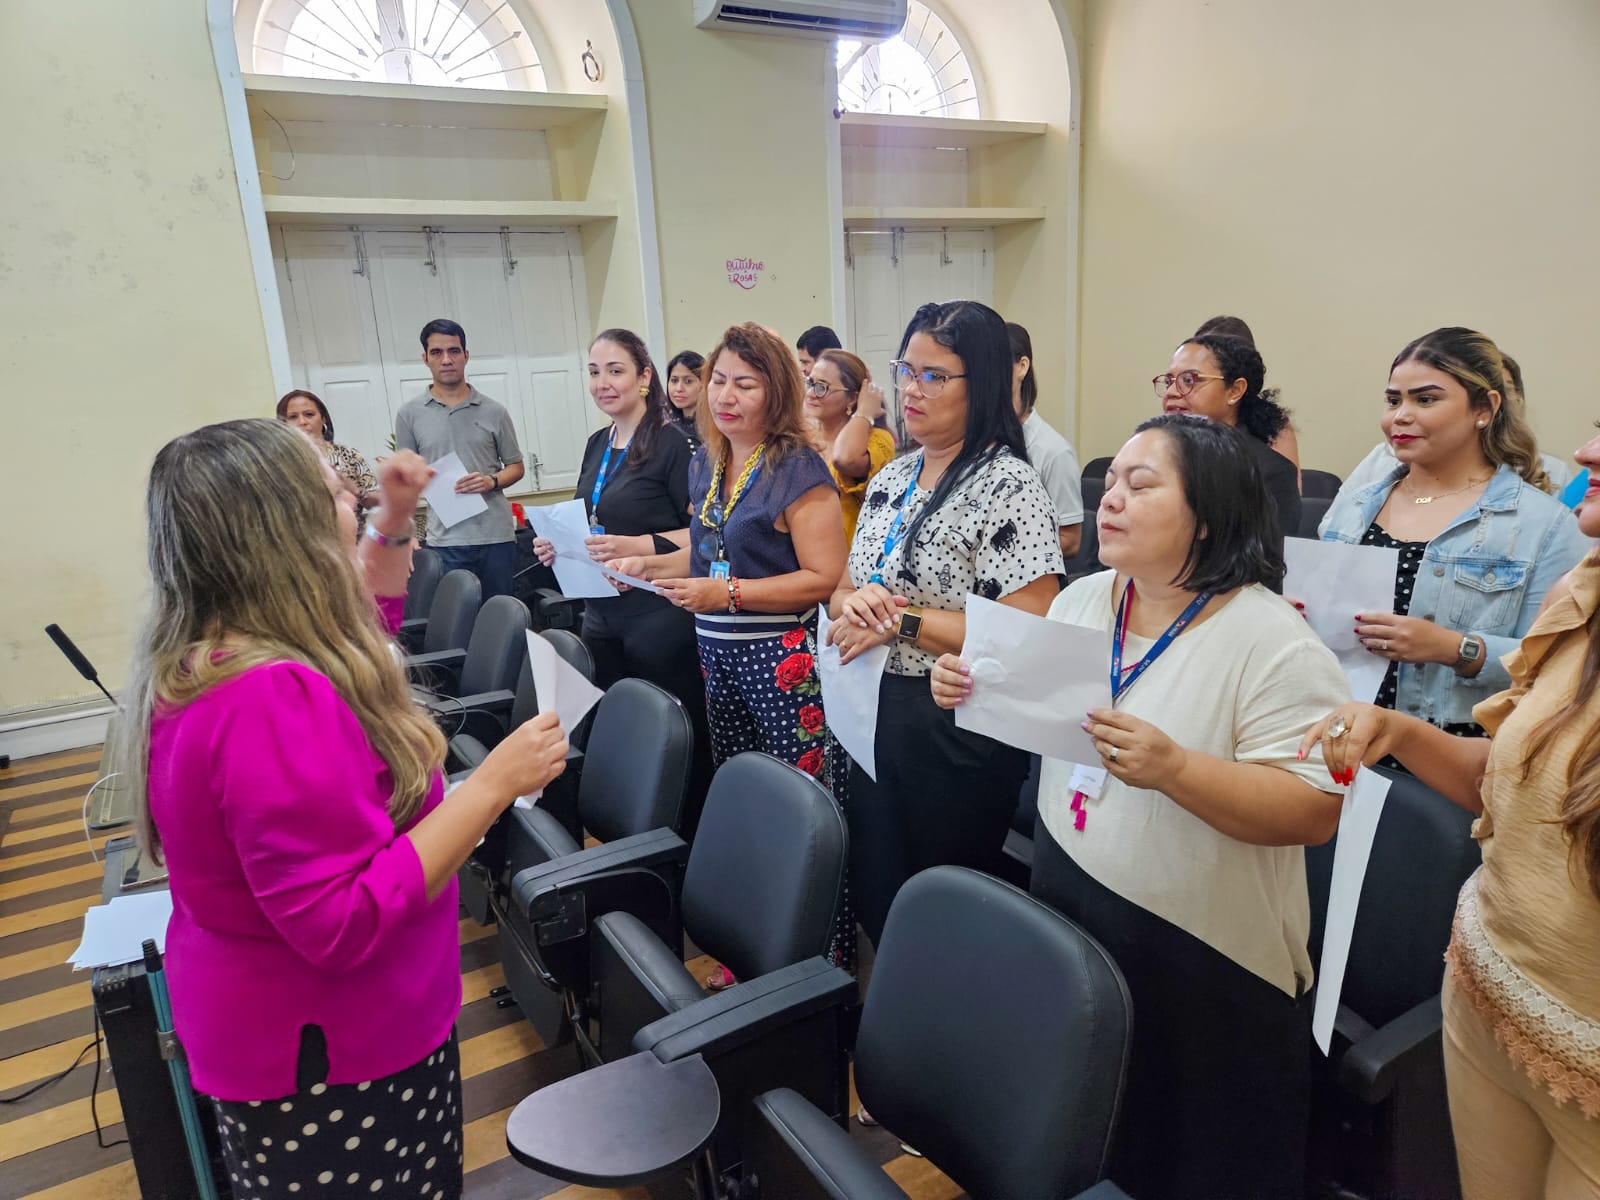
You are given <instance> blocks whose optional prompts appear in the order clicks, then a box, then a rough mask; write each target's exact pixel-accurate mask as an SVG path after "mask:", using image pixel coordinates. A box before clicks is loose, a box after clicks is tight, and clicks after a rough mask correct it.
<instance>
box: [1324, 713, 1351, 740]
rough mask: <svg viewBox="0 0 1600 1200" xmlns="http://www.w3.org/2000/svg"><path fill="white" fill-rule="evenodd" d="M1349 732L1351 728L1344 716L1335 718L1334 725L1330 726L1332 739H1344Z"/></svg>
mask: <svg viewBox="0 0 1600 1200" xmlns="http://www.w3.org/2000/svg"><path fill="white" fill-rule="evenodd" d="M1349 732H1350V726H1348V725H1346V724H1345V723H1344V717H1342V716H1339V717H1335V718H1334V719H1333V722H1332V724H1330V725H1329V726H1328V736H1329V737H1330V738H1342V737H1343V736H1344V735H1345V734H1347V733H1349Z"/></svg>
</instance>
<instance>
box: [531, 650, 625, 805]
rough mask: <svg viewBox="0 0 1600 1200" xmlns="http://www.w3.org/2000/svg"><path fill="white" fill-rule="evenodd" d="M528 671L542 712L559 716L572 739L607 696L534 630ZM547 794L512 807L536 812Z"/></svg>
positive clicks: (563, 728) (536, 796) (541, 792)
mask: <svg viewBox="0 0 1600 1200" xmlns="http://www.w3.org/2000/svg"><path fill="white" fill-rule="evenodd" d="M528 668H529V670H530V671H531V672H532V673H533V694H534V696H535V697H536V698H537V699H538V702H539V711H540V712H541V713H547V712H553V713H555V714H556V719H557V720H558V721H560V722H561V731H562V732H563V733H565V734H567V735H568V736H569V737H570V736H571V735H572V731H573V730H574V729H576V728H577V727H578V722H580V721H582V720H583V718H584V717H586V716H588V715H589V710H590V709H591V708H593V707H594V706H595V705H596V704H598V703H599V702H600V697H601V696H603V695H605V693H604V692H602V691H601V690H600V689H599V688H597V687H595V685H594V684H592V683H590V682H589V681H588V680H587V679H585V678H584V677H583V676H582V674H580V673H579V672H578V670H577V669H576V668H575V667H573V666H572V665H571V664H570V663H568V662H567V660H566V659H564V658H562V657H561V656H560V655H559V654H557V653H556V648H555V647H554V646H552V645H551V644H550V643H549V642H547V641H545V640H544V638H542V637H540V636H539V635H538V634H537V633H535V632H534V631H533V630H531V629H530V630H528ZM543 794H544V793H543V790H542V789H541V790H540V791H538V792H534V793H532V794H531V795H528V796H518V797H517V798H516V800H514V801H512V803H513V804H515V805H516V807H518V808H532V807H533V801H535V800H537V799H538V798H539V797H540V796H541V795H543Z"/></svg>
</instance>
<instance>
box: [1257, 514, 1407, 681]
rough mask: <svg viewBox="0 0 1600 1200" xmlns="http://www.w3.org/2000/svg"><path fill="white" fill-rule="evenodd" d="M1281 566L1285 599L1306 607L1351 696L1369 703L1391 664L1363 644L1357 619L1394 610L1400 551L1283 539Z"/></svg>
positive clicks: (1308, 618) (1385, 547)
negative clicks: (1358, 616)
mask: <svg viewBox="0 0 1600 1200" xmlns="http://www.w3.org/2000/svg"><path fill="white" fill-rule="evenodd" d="M1283 561H1284V564H1285V566H1287V567H1288V573H1287V574H1286V575H1285V576H1284V580H1283V594H1284V595H1285V596H1292V597H1293V598H1294V599H1296V600H1298V601H1300V603H1302V604H1304V605H1305V606H1306V620H1308V621H1309V622H1310V623H1311V628H1312V629H1313V630H1314V631H1315V632H1316V635H1317V636H1318V637H1319V638H1321V639H1322V644H1323V645H1325V646H1326V647H1327V648H1328V649H1329V650H1332V651H1333V654H1334V657H1335V658H1337V659H1338V660H1339V666H1340V667H1341V668H1343V670H1344V677H1345V679H1346V680H1347V681H1348V682H1349V684H1350V694H1351V696H1353V697H1354V698H1355V699H1357V700H1360V701H1362V702H1363V703H1366V704H1370V703H1372V701H1373V700H1374V699H1376V698H1377V695H1378V689H1379V688H1380V687H1382V686H1383V677H1384V675H1385V674H1386V673H1387V672H1388V670H1389V660H1388V659H1386V658H1379V657H1378V656H1377V655H1376V654H1374V653H1372V651H1370V650H1368V649H1367V648H1366V647H1365V646H1363V645H1362V644H1361V640H1360V639H1359V638H1357V637H1356V632H1355V629H1356V622H1355V615H1356V614H1357V613H1359V612H1393V611H1394V579H1395V573H1396V572H1397V571H1399V569H1400V551H1399V550H1397V549H1395V548H1394V547H1393V546H1357V545H1351V544H1350V543H1349V542H1314V541H1312V540H1311V539H1309V538H1284V539H1283Z"/></svg>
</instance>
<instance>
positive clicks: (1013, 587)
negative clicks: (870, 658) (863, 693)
mask: <svg viewBox="0 0 1600 1200" xmlns="http://www.w3.org/2000/svg"><path fill="white" fill-rule="evenodd" d="M920 461H921V455H919V454H917V453H915V452H913V453H911V454H906V455H904V456H902V457H900V458H897V459H895V460H894V461H893V462H892V463H890V464H889V465H888V466H886V467H884V468H883V470H881V471H879V472H878V473H877V474H876V475H874V476H873V477H872V479H871V480H870V481H868V483H867V494H866V498H865V500H864V501H863V502H862V505H861V517H860V520H859V521H858V522H857V524H856V534H855V539H854V541H852V543H851V545H850V582H851V583H853V584H854V585H855V586H856V587H858V588H859V587H864V586H865V585H866V584H867V582H868V581H869V580H870V579H871V577H872V572H873V570H874V569H875V568H876V566H877V562H878V555H879V554H880V553H882V551H883V547H884V542H885V539H886V538H887V536H888V533H889V530H890V528H891V526H893V524H894V518H895V514H896V513H897V512H898V511H899V509H900V505H901V502H902V498H903V497H906V499H905V504H906V516H905V526H907V527H909V525H910V524H911V522H912V520H914V519H915V517H916V515H917V514H918V513H919V512H921V511H922V509H923V507H924V506H925V505H926V504H927V503H928V500H929V498H930V497H931V496H932V493H931V492H929V491H928V490H926V489H924V488H921V487H917V486H915V485H914V483H913V480H914V479H915V477H916V473H917V464H918V463H919V462H920ZM908 484H911V485H912V488H911V492H910V495H909V497H907V493H906V487H907V485H908ZM1065 570H1066V564H1065V563H1064V562H1063V561H1062V558H1061V542H1060V540H1059V539H1058V537H1057V534H1056V510H1055V505H1054V503H1053V502H1052V501H1051V499H1050V496H1049V493H1047V492H1046V491H1045V489H1044V484H1043V483H1042V482H1040V479H1039V476H1038V474H1037V473H1036V472H1035V471H1034V469H1033V468H1032V467H1031V466H1029V465H1028V464H1027V463H1026V462H1024V461H1023V460H1022V459H1020V458H1018V457H1017V456H1016V455H1014V454H1012V453H1011V452H1010V451H1009V450H1002V451H1000V453H999V454H997V455H995V457H994V458H992V459H990V460H989V462H987V463H985V464H984V465H983V466H982V467H980V468H979V469H978V470H977V471H976V472H975V473H974V474H973V475H972V476H971V477H970V478H969V479H968V480H967V481H966V482H965V483H963V484H962V485H961V487H959V488H958V489H957V490H956V491H955V492H953V493H951V495H950V496H948V497H946V499H945V501H944V503H943V504H941V505H940V506H939V508H938V510H937V511H935V512H933V513H930V514H929V515H928V519H927V520H926V521H924V522H923V523H922V527H921V528H920V529H919V530H918V531H917V544H916V545H915V546H914V547H913V546H912V545H910V543H909V542H906V541H904V540H902V541H901V543H900V545H899V546H897V547H896V548H895V551H894V553H893V554H891V555H890V556H889V557H888V559H887V560H886V561H885V563H884V565H883V577H884V582H885V584H886V586H887V587H888V588H889V589H890V590H891V591H893V592H894V593H896V594H897V595H902V596H905V597H906V598H907V599H908V600H910V601H911V603H912V604H913V605H919V606H921V607H923V608H932V609H944V610H946V611H951V612H963V611H965V609H966V607H967V595H968V594H969V593H976V594H978V595H980V596H983V597H985V598H986V599H989V600H998V599H1000V598H1001V597H1002V596H1008V595H1010V594H1011V593H1012V592H1015V591H1017V590H1018V589H1020V588H1023V587H1026V586H1027V585H1028V584H1030V583H1032V582H1033V581H1034V580H1035V579H1038V578H1039V577H1040V576H1042V575H1061V574H1063V573H1064V572H1065ZM937 657H938V656H937V655H934V654H930V653H928V652H927V651H926V650H923V649H920V648H919V647H917V646H913V645H910V644H907V643H904V642H898V641H897V642H894V643H892V648H891V650H890V653H889V664H888V666H887V667H886V668H885V669H886V670H887V671H888V673H889V674H891V675H926V674H928V673H929V672H930V671H932V670H933V664H934V661H935V659H936V658H937Z"/></svg>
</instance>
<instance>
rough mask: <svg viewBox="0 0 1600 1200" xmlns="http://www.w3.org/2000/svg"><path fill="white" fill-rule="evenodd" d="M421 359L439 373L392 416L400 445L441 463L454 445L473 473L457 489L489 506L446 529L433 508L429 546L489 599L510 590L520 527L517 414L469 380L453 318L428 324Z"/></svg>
mask: <svg viewBox="0 0 1600 1200" xmlns="http://www.w3.org/2000/svg"><path fill="white" fill-rule="evenodd" d="M422 361H423V362H425V363H427V364H428V371H429V372H430V373H431V374H432V375H433V386H431V387H430V388H429V389H428V391H427V394H426V395H422V396H418V397H417V398H416V399H415V400H410V401H407V402H406V404H405V406H404V407H403V408H401V410H400V412H399V414H398V415H397V416H396V417H395V422H394V444H395V448H396V449H397V450H415V451H416V452H417V453H418V454H420V455H422V457H423V458H425V459H427V460H428V461H429V462H436V461H438V460H439V459H441V458H443V457H444V456H445V455H447V454H449V453H450V452H451V451H452V450H454V451H455V452H456V453H457V454H458V455H460V456H461V465H462V466H464V467H466V469H467V472H468V473H467V474H466V475H463V476H462V477H461V480H460V481H459V482H458V483H457V484H456V491H458V492H471V493H476V494H478V495H481V496H482V497H483V499H484V502H485V503H486V504H488V506H489V508H488V511H486V512H481V513H479V514H478V515H477V516H475V517H468V518H467V519H466V520H464V521H458V522H456V524H454V525H452V526H450V527H449V528H448V529H447V528H445V525H444V523H443V522H442V521H440V520H439V518H438V517H437V516H436V515H435V514H433V513H432V512H430V513H429V514H428V545H429V546H430V547H432V548H433V549H434V550H436V551H438V553H439V557H440V558H441V559H442V560H443V562H444V569H445V570H446V571H454V570H457V569H458V568H465V569H466V570H469V571H471V572H473V573H474V574H476V575H477V577H478V578H479V579H480V580H482V582H483V598H484V599H485V600H487V599H488V598H489V597H490V596H504V595H510V594H511V577H512V575H513V573H514V572H515V569H516V561H517V544H516V527H515V524H514V522H513V521H512V517H511V502H510V501H509V500H507V499H506V494H505V489H506V488H508V487H510V486H511V485H512V484H514V483H516V482H517V480H519V479H521V478H522V475H523V471H524V468H523V465H522V451H521V449H519V448H518V446H517V431H516V429H515V428H514V427H513V426H512V424H511V414H510V413H508V412H507V411H506V409H505V406H504V405H503V404H500V403H498V402H496V401H494V400H491V399H489V397H487V396H485V395H484V394H483V393H482V392H480V391H479V390H478V389H477V388H475V387H473V386H472V385H471V384H470V383H468V382H467V334H466V330H464V329H462V328H461V326H459V325H457V324H456V323H455V322H454V321H447V320H443V319H440V320H437V321H429V322H428V323H427V324H426V325H424V326H423V327H422Z"/></svg>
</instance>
